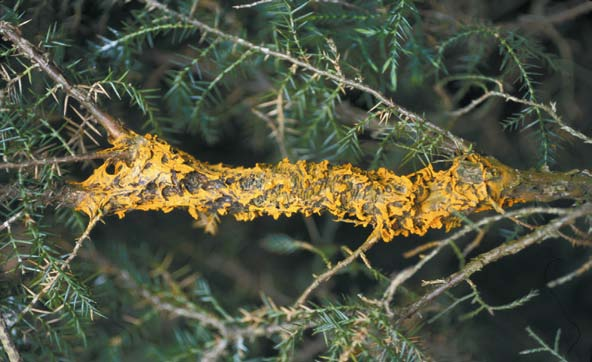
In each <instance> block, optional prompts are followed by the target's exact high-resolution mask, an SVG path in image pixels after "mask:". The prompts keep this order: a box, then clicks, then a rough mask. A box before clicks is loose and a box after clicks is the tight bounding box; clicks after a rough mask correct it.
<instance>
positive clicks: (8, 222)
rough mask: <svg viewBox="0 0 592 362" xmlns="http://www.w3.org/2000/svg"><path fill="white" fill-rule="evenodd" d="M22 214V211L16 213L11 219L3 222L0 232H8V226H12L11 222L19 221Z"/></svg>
mask: <svg viewBox="0 0 592 362" xmlns="http://www.w3.org/2000/svg"><path fill="white" fill-rule="evenodd" d="M23 214H24V211H23V210H21V211H19V212H17V213H16V214H14V215H12V216H11V217H9V218H8V220H6V221H5V222H3V223H2V224H1V225H0V231H2V230H4V229H8V231H10V224H12V223H13V222H15V221H17V220H18V219H20V217H21V216H23Z"/></svg>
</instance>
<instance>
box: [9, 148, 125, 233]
mask: <svg viewBox="0 0 592 362" xmlns="http://www.w3.org/2000/svg"><path fill="white" fill-rule="evenodd" d="M113 156H115V154H114V153H112V152H110V153H106V152H104V153H101V152H95V153H88V154H84V155H74V156H64V157H52V158H44V159H41V160H29V161H23V162H2V163H0V170H6V169H14V168H19V169H20V168H26V167H33V166H43V165H52V164H56V163H68V162H81V161H87V160H95V159H98V158H109V157H113ZM0 230H1V229H0Z"/></svg>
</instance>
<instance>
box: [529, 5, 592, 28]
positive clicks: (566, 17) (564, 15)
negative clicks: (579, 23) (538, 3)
mask: <svg viewBox="0 0 592 362" xmlns="http://www.w3.org/2000/svg"><path fill="white" fill-rule="evenodd" d="M591 11H592V2H590V1H585V2H582V3H580V4H578V5H576V6H574V7H571V8H568V9H566V10H563V11H560V12H556V13H554V14H553V15H548V16H535V15H524V16H521V17H520V19H518V24H520V25H524V26H528V25H530V24H532V23H547V24H560V23H564V22H566V21H570V20H573V19H575V18H577V17H578V16H582V15H585V14H586V13H589V12H591Z"/></svg>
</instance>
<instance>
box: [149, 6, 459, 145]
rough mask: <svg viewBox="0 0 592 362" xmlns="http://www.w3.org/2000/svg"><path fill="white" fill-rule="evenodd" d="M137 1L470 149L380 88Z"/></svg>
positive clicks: (452, 143) (161, 7) (414, 127)
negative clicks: (365, 97) (362, 96)
mask: <svg viewBox="0 0 592 362" xmlns="http://www.w3.org/2000/svg"><path fill="white" fill-rule="evenodd" d="M140 1H141V2H143V3H144V4H146V6H147V7H148V9H149V10H152V9H158V10H160V11H162V12H164V13H166V14H168V15H169V16H170V17H173V18H175V19H178V20H180V21H182V22H185V23H189V24H191V25H193V26H195V27H196V28H198V29H200V30H201V31H203V32H205V33H211V34H214V35H215V36H217V37H219V38H222V39H225V40H228V41H231V42H232V43H234V44H237V45H241V46H243V47H245V48H247V49H251V50H254V51H256V52H258V53H262V54H264V55H265V56H271V57H274V58H277V59H281V60H284V61H287V62H289V63H292V64H294V65H296V66H298V67H301V68H303V69H306V70H308V71H311V72H313V73H315V74H317V75H319V76H322V77H324V78H327V79H330V80H332V81H335V82H336V83H338V84H342V85H344V86H347V87H349V88H352V89H357V90H360V91H362V92H365V93H368V94H370V95H372V96H373V97H374V98H376V99H377V100H378V101H380V103H382V104H384V105H386V106H388V107H389V108H392V109H393V110H394V111H395V112H397V113H398V115H399V117H400V118H402V119H405V120H411V121H412V122H414V123H417V124H420V125H421V126H423V127H425V128H426V130H429V131H430V132H433V133H435V134H438V135H442V136H444V137H446V139H447V140H448V144H447V145H446V146H447V148H448V149H449V151H451V152H454V151H457V150H461V151H467V150H469V149H470V144H469V142H467V141H465V140H464V139H462V138H460V137H457V136H455V135H454V134H452V133H451V132H450V131H447V130H445V129H442V128H440V127H439V126H437V125H435V124H433V123H431V122H429V121H426V120H425V119H423V118H422V117H421V116H419V115H417V114H415V113H413V112H411V111H409V110H407V109H405V108H403V107H401V106H400V105H398V104H396V103H394V102H393V101H392V100H391V99H389V98H387V97H386V96H385V95H383V94H382V93H380V92H379V91H377V90H375V89H373V88H370V87H369V86H367V85H365V84H362V83H360V82H357V81H355V80H351V79H348V78H345V77H343V76H341V75H338V74H334V73H332V72H329V71H326V70H322V69H320V68H317V67H315V66H313V65H311V64H309V63H307V62H305V61H302V60H299V59H296V58H294V57H292V56H290V55H288V54H285V53H282V52H278V51H274V50H272V49H269V48H267V47H264V46H261V45H256V44H254V43H251V42H249V41H248V40H245V39H243V38H241V37H238V36H235V35H231V34H227V33H225V32H223V31H222V30H219V29H217V28H213V27H211V26H209V25H207V24H205V23H203V22H201V21H199V20H197V19H192V18H190V17H188V16H186V15H184V14H181V13H179V12H177V11H174V10H172V9H170V8H169V7H168V6H166V5H164V4H162V3H160V2H158V1H156V0H140ZM405 126H406V127H408V128H411V130H412V131H413V132H416V131H417V126H411V125H408V124H405Z"/></svg>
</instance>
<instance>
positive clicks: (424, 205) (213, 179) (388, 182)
mask: <svg viewBox="0 0 592 362" xmlns="http://www.w3.org/2000/svg"><path fill="white" fill-rule="evenodd" d="M118 151H120V152H123V151H125V152H127V154H128V155H129V156H127V157H120V158H117V157H112V158H109V159H107V160H106V161H105V163H104V164H103V165H101V166H100V167H98V168H97V169H96V170H95V171H94V173H93V174H92V175H91V176H90V177H89V178H88V179H86V180H85V181H83V182H81V183H77V184H76V187H77V189H78V191H77V200H76V205H75V208H76V209H77V210H79V211H82V212H84V213H86V214H87V215H89V216H91V217H93V216H97V215H99V214H101V215H103V214H116V215H118V216H119V217H120V218H122V217H124V216H125V214H126V213H127V212H129V211H132V210H161V211H163V212H170V211H171V210H173V209H175V208H179V207H181V208H186V209H187V211H188V212H189V214H190V215H191V216H192V217H194V218H195V219H196V220H198V224H199V225H200V226H202V227H204V228H205V230H206V232H210V233H214V232H215V231H216V225H217V223H218V218H219V216H222V215H233V216H234V217H235V218H236V219H237V220H242V221H248V220H252V219H254V218H256V217H258V216H261V215H270V216H272V217H274V218H276V219H277V218H278V217H279V216H281V215H285V216H288V217H289V216H291V215H293V214H295V213H301V214H304V215H306V216H309V215H312V214H319V213H321V212H329V213H331V214H332V215H334V216H335V218H336V219H337V220H338V221H345V222H351V223H354V224H356V225H361V226H370V227H373V228H377V229H378V231H379V232H380V235H381V236H382V239H383V240H384V241H390V240H392V239H393V238H394V237H395V236H398V235H404V236H405V235H409V234H417V235H423V234H425V233H426V232H427V231H428V230H429V229H432V228H441V227H443V226H444V227H446V228H447V229H449V228H451V227H454V226H456V224H457V223H458V221H457V218H456V217H455V216H454V215H455V214H456V213H462V212H475V211H483V210H488V209H498V208H501V207H504V206H509V205H512V204H513V203H515V202H521V201H523V200H520V199H514V198H508V197H505V196H504V190H505V189H506V188H511V187H514V185H516V184H518V182H519V174H518V172H517V171H515V170H513V169H511V168H509V167H507V166H504V165H502V164H500V163H499V162H497V161H495V160H494V159H489V158H486V157H482V156H478V155H469V156H465V157H458V158H456V159H454V160H453V161H452V165H451V166H450V168H449V169H447V170H442V171H435V170H434V169H433V168H432V166H431V165H428V166H427V167H425V168H423V169H421V170H419V171H417V172H415V173H412V174H410V175H406V176H398V175H396V174H395V173H393V172H392V171H390V170H387V169H384V168H379V169H378V170H371V171H367V170H362V169H359V168H357V167H354V166H352V165H351V164H344V165H330V164H329V163H328V162H327V161H323V162H320V163H311V162H305V161H298V162H296V163H291V162H289V161H288V160H283V161H281V162H279V163H278V164H276V165H265V164H257V165H255V167H252V168H243V167H229V166H226V165H222V164H218V165H211V164H207V163H204V162H200V161H198V160H196V159H195V158H194V157H192V156H191V155H189V154H187V153H185V152H182V151H179V150H176V149H174V148H173V147H171V146H170V145H169V144H168V143H166V142H164V141H162V140H160V139H158V138H157V137H156V136H152V135H149V134H148V135H146V136H144V137H142V136H139V135H137V134H133V133H131V134H129V135H126V136H123V137H120V138H119V139H117V140H115V141H114V145H113V147H112V148H111V149H108V150H106V151H105V152H110V153H112V152H118Z"/></svg>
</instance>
